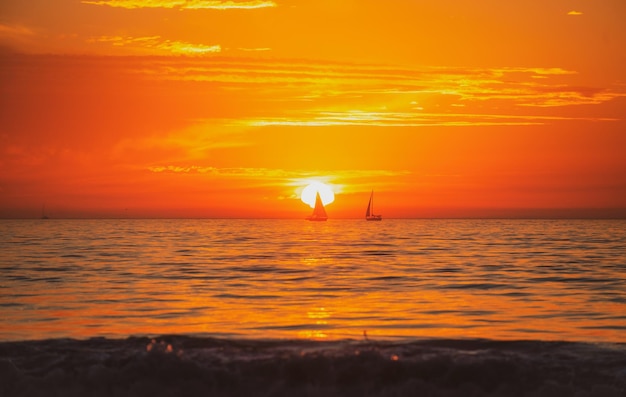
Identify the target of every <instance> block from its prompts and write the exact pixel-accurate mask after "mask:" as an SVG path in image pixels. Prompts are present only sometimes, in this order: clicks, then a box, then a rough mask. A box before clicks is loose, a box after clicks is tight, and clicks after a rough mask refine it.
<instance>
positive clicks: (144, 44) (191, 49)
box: [90, 36, 222, 55]
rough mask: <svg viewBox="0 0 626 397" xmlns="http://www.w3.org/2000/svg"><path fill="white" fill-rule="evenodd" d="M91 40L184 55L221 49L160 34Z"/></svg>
mask: <svg viewBox="0 0 626 397" xmlns="http://www.w3.org/2000/svg"><path fill="white" fill-rule="evenodd" d="M90 41H91V42H99V43H109V44H111V45H113V46H116V47H129V48H132V49H138V50H144V51H146V50H147V51H148V52H154V53H171V54H184V55H205V54H213V53H218V52H221V51H222V48H221V46H219V45H204V44H193V43H187V42H184V41H176V40H166V39H163V38H162V37H161V36H149V37H124V36H101V37H96V38H92V39H90Z"/></svg>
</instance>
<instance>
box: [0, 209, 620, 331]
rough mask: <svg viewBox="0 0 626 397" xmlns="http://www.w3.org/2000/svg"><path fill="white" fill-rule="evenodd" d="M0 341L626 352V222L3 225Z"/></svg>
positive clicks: (66, 222)
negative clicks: (531, 343)
mask: <svg viewBox="0 0 626 397" xmlns="http://www.w3.org/2000/svg"><path fill="white" fill-rule="evenodd" d="M0 318H1V321H0V341H17V340H31V339H48V338H59V337H70V338H77V339H84V338H89V337H94V336H104V337H108V338H126V337H128V336H132V335H137V336H151V335H164V334H179V335H180V334H185V335H193V336H217V337H226V338H244V339H283V338H286V339H328V340H343V339H356V340H406V339H412V338H416V339H419V338H441V337H443V338H487V339H497V340H512V339H525V340H561V341H562V340H566V341H586V342H626V332H625V331H626V221H624V220H395V219H386V220H383V221H382V222H365V221H363V220H329V221H328V222H325V223H323V222H320V223H312V222H307V221H304V220H55V219H50V220H3V221H0Z"/></svg>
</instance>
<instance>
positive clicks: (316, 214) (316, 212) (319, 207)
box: [306, 192, 328, 221]
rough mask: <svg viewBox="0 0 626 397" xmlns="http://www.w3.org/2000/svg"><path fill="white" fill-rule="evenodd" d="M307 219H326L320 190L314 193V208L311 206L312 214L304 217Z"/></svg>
mask: <svg viewBox="0 0 626 397" xmlns="http://www.w3.org/2000/svg"><path fill="white" fill-rule="evenodd" d="M306 219H307V220H309V221H325V220H327V219H328V215H326V210H325V209H324V203H322V198H321V197H320V192H317V193H315V208H313V214H312V215H311V216H309V217H308V218H306Z"/></svg>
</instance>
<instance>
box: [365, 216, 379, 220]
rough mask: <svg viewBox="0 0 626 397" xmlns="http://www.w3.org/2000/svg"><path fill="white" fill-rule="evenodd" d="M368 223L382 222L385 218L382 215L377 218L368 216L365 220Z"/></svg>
mask: <svg viewBox="0 0 626 397" xmlns="http://www.w3.org/2000/svg"><path fill="white" fill-rule="evenodd" d="M365 220H366V221H382V220H383V217H382V216H380V215H376V216H368V217H366V218H365Z"/></svg>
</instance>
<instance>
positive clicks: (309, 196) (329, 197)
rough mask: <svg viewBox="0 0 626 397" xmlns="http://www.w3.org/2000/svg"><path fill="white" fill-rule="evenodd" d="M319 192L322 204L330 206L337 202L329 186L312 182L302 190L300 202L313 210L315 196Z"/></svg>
mask: <svg viewBox="0 0 626 397" xmlns="http://www.w3.org/2000/svg"><path fill="white" fill-rule="evenodd" d="M317 192H319V193H320V198H321V199H322V204H324V205H326V204H330V203H332V202H333V201H335V193H333V190H332V189H331V188H330V187H329V186H328V185H325V184H323V183H322V182H311V183H310V184H309V185H308V186H307V187H305V188H304V189H303V190H302V194H301V195H300V200H302V201H303V202H304V203H305V204H308V205H309V206H310V207H311V208H314V207H315V194H316V193H317Z"/></svg>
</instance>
